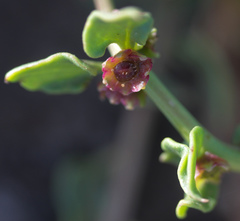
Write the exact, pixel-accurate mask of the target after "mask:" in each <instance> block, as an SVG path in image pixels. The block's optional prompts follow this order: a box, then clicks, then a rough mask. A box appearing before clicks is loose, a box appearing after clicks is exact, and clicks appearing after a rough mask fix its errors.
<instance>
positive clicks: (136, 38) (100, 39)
mask: <svg viewBox="0 0 240 221" xmlns="http://www.w3.org/2000/svg"><path fill="white" fill-rule="evenodd" d="M152 26H153V19H152V17H151V15H150V14H149V13H146V12H142V11H140V10H139V9H137V8H135V7H126V8H123V9H121V10H116V11H113V12H101V11H97V10H95V11H93V12H92V13H91V14H90V15H89V17H88V19H87V21H86V24H85V27H84V30H83V47H84V50H85V52H86V54H87V55H88V56H89V57H92V58H97V57H101V56H103V55H104V53H105V50H106V48H107V46H108V45H109V44H111V43H116V44H118V45H119V47H120V48H121V49H133V50H139V49H141V48H142V47H143V46H144V45H145V43H146V41H147V39H148V36H149V34H150V32H151V30H152Z"/></svg>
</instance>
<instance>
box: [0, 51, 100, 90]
mask: <svg viewBox="0 0 240 221" xmlns="http://www.w3.org/2000/svg"><path fill="white" fill-rule="evenodd" d="M98 72H101V63H100V62H91V61H81V60H79V59H78V58H77V57H76V56H74V55H72V54H69V53H57V54H54V55H51V56H49V57H47V58H46V59H42V60H39V61H35V62H31V63H28V64H24V65H21V66H19V67H16V68H14V69H12V70H11V71H9V72H8V73H7V74H6V76H5V81H6V82H10V83H15V82H19V83H20V85H21V86H22V87H24V88H25V89H27V90H29V91H42V92H45V93H49V94H75V93H80V92H82V91H83V90H84V89H85V88H86V87H87V86H88V84H89V82H90V80H91V79H92V77H93V76H95V75H97V73H98Z"/></svg>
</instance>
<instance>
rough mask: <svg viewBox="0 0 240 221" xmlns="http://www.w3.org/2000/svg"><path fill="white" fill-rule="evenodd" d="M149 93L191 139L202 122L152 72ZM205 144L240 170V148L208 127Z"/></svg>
mask: <svg viewBox="0 0 240 221" xmlns="http://www.w3.org/2000/svg"><path fill="white" fill-rule="evenodd" d="M145 91H146V93H147V95H148V96H149V97H150V98H151V100H152V101H153V102H154V103H155V104H156V106H157V107H158V109H159V110H160V111H161V112H162V113H163V114H164V115H165V116H166V118H167V119H168V120H169V121H170V122H171V123H172V125H173V126H174V127H175V128H176V129H177V131H178V132H179V133H180V134H181V136H182V137H183V138H184V139H185V140H186V141H189V133H190V131H191V130H192V129H193V128H194V127H195V126H201V124H200V123H199V122H198V121H197V120H196V119H195V118H194V117H193V116H192V115H191V114H190V113H189V112H188V111H187V110H186V109H185V107H183V105H182V104H181V103H180V102H179V101H178V100H177V99H176V98H175V97H174V96H173V95H172V94H171V93H170V92H169V91H168V89H167V88H166V87H165V86H164V85H163V84H162V82H161V81H160V80H159V78H158V77H157V76H156V75H155V74H154V72H151V73H150V79H149V81H148V84H147V87H146V89H145ZM204 130H205V135H204V140H203V146H204V149H205V150H206V151H209V152H211V153H212V154H215V155H217V156H219V157H221V158H223V159H225V160H226V161H227V162H228V163H229V165H230V168H231V170H232V171H236V172H240V150H239V148H237V147H234V146H232V145H229V144H225V143H223V142H222V141H220V140H218V139H217V138H215V137H214V136H213V135H212V134H211V133H210V132H208V131H207V130H206V129H204Z"/></svg>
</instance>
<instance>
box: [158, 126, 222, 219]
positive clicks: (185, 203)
mask: <svg viewBox="0 0 240 221" xmlns="http://www.w3.org/2000/svg"><path fill="white" fill-rule="evenodd" d="M203 138H204V130H203V129H202V128H201V127H198V126H197V127H194V128H193V129H192V131H191V132H190V135H189V146H187V145H185V144H181V143H177V142H175V141H173V140H172V139H170V138H165V139H164V140H163V141H162V144H161V146H162V149H163V150H164V151H165V153H163V154H162V155H161V156H160V159H161V160H162V161H165V162H166V161H168V160H169V161H170V162H174V163H177V160H176V158H174V157H173V156H174V155H175V156H176V155H177V156H178V157H179V158H180V160H178V161H179V166H178V170H177V174H178V179H179V182H180V185H181V187H182V189H183V191H184V192H185V197H184V199H182V200H180V202H179V203H178V205H177V208H176V215H177V217H178V218H185V217H186V213H187V210H188V208H189V207H191V208H195V209H198V210H201V211H202V212H209V211H211V210H212V209H213V208H214V206H215V204H216V200H217V195H218V189H219V176H220V175H221V173H219V170H217V171H214V173H211V176H210V175H209V176H208V175H206V174H204V175H203V176H200V178H198V179H196V177H197V176H198V175H199V174H197V172H196V166H197V160H198V159H200V158H201V157H202V156H203V154H204V149H203V146H202V144H203ZM172 159H174V161H173V160H172ZM215 173H217V176H216V177H214V175H215ZM213 177H214V179H213Z"/></svg>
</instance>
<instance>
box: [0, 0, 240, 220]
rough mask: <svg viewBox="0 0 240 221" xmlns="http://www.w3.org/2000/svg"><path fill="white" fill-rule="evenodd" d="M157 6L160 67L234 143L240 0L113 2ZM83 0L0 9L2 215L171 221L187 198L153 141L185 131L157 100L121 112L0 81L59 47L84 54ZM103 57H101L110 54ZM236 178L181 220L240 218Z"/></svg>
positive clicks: (15, 2) (20, 1)
mask: <svg viewBox="0 0 240 221" xmlns="http://www.w3.org/2000/svg"><path fill="white" fill-rule="evenodd" d="M129 5H132V6H138V7H140V8H142V9H143V10H145V11H149V12H151V13H152V15H153V17H154V19H155V27H156V28H157V29H158V42H157V45H156V50H157V51H159V52H160V54H161V57H160V59H158V60H155V61H154V67H153V69H154V70H155V72H156V73H158V75H159V77H160V78H161V79H162V81H163V82H164V83H165V84H166V86H167V87H168V88H169V89H170V90H171V91H172V92H173V93H174V94H175V95H176V96H177V98H178V99H179V100H180V101H181V102H182V103H183V104H184V105H186V107H187V108H188V109H189V110H190V111H191V112H192V113H193V115H194V116H196V118H197V119H198V120H199V121H200V122H201V123H202V124H203V125H204V126H205V127H206V128H208V129H209V130H210V131H211V132H212V133H213V134H214V135H216V136H217V137H219V138H221V139H222V140H224V141H226V142H231V138H232V133H233V131H234V129H235V127H236V126H237V125H238V123H239V121H240V115H239V111H240V104H239V103H240V102H239V93H240V91H239V84H240V74H239V73H240V2H239V1H238V0H195V1H190V0H157V1H156V0H148V1H142V0H115V6H116V8H122V7H124V6H129ZM93 9H94V6H93V3H92V1H90V0H68V1H63V0H58V1H57V0H52V1H48V0H41V1H40V0H35V1H30V0H11V1H4V2H2V4H1V7H0V28H1V29H0V52H1V53H0V75H1V79H2V80H1V81H0V220H1V221H32V220H34V221H42V220H44V221H157V220H168V221H169V220H177V218H176V217H175V207H176V205H177V203H178V201H179V200H180V199H182V197H183V191H182V190H181V188H180V186H179V183H178V180H177V176H176V168H175V167H173V166H171V165H165V164H161V163H159V161H158V156H159V154H160V153H161V149H160V142H161V140H162V139H163V138H165V137H171V138H173V139H175V140H177V141H180V142H181V137H180V136H179V135H178V133H177V132H176V131H175V129H174V128H173V127H172V126H171V125H170V123H169V122H168V121H167V120H166V119H165V117H164V116H163V115H162V114H161V113H160V112H159V111H158V110H157V109H156V108H155V107H154V105H153V104H152V103H151V101H149V102H148V104H147V107H146V108H144V109H138V110H136V111H132V112H129V111H125V110H124V108H123V107H121V106H112V105H109V104H108V102H107V101H105V102H101V101H99V99H98V92H97V90H96V85H97V83H98V81H99V80H100V76H99V78H97V79H95V80H93V82H92V83H91V85H90V87H89V88H88V89H87V90H86V91H85V92H84V93H82V94H80V95H62V96H50V95H46V94H43V93H38V92H34V93H30V92H28V91H25V90H24V89H22V88H20V86H19V85H18V84H11V85H6V84H4V75H5V73H6V72H7V71H9V70H10V69H12V68H14V67H16V66H18V65H21V64H24V63H27V62H31V61H35V60H38V59H42V58H45V57H47V56H49V55H51V54H54V53H57V52H70V53H72V54H75V55H76V56H77V57H79V58H83V59H88V58H87V56H86V55H85V54H84V52H83V49H82V41H81V32H82V29H83V26H84V22H85V20H86V18H87V16H88V14H89V13H90V12H91V11H92V10H93ZM107 57H108V54H106V55H105V57H104V58H102V60H104V59H106V58H107ZM239 183H240V176H239V175H237V174H228V175H225V176H224V178H223V183H222V188H221V193H220V196H219V203H218V205H217V207H216V209H215V210H214V211H213V212H211V213H209V214H202V213H201V212H198V211H195V210H191V209H190V210H189V213H188V218H187V219H186V220H195V221H197V220H203V219H204V220H211V221H215V220H216V221H226V220H227V221H237V220H240V210H239V204H240V191H239Z"/></svg>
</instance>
